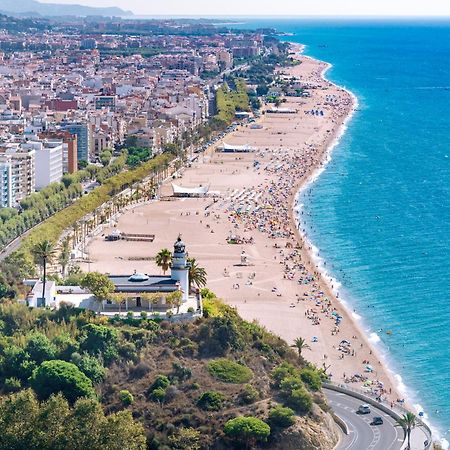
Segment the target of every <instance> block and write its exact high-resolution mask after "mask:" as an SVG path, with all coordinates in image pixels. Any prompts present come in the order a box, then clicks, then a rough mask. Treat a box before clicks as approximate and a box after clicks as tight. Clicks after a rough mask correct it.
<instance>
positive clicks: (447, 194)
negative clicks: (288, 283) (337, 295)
mask: <svg viewBox="0 0 450 450" xmlns="http://www.w3.org/2000/svg"><path fill="white" fill-rule="evenodd" d="M256 25H258V26H272V27H275V28H277V29H278V30H283V31H286V32H291V33H293V35H292V36H289V37H288V38H286V39H287V40H290V41H292V42H301V43H304V44H306V46H307V47H306V54H307V55H310V56H314V57H317V58H319V59H322V60H325V61H328V62H330V63H331V64H333V68H332V69H331V70H330V71H329V72H328V73H327V78H329V79H330V80H332V81H333V82H336V83H337V84H339V85H342V86H345V87H346V88H348V89H349V90H351V91H352V92H353V93H354V94H355V95H356V96H357V97H358V100H359V109H358V111H357V112H356V113H355V115H354V117H353V119H352V120H351V122H350V123H349V125H348V130H347V132H346V133H345V135H344V136H343V138H342V139H341V141H340V143H339V145H338V146H337V147H335V149H334V151H333V153H332V161H331V162H330V164H329V165H328V166H327V168H326V170H325V171H324V172H323V173H322V175H321V176H320V177H319V179H318V180H317V181H316V182H315V183H314V184H313V185H312V186H311V192H310V193H309V192H308V193H306V194H305V195H304V198H303V201H304V202H305V209H304V211H305V212H304V215H303V216H302V218H303V217H304V216H305V215H306V216H307V220H306V222H307V223H306V228H307V230H308V234H309V237H310V240H311V241H312V242H313V243H314V245H315V246H317V247H318V248H319V249H320V255H321V256H322V257H323V258H325V260H326V261H327V270H329V271H330V272H331V273H332V275H333V276H334V277H336V278H337V279H338V280H339V281H340V282H341V283H342V288H341V294H342V296H343V297H344V298H346V300H347V301H348V303H349V304H350V305H351V308H355V309H356V312H357V313H358V314H360V315H361V316H362V317H363V320H364V325H365V326H366V327H367V328H369V329H370V330H371V331H372V332H377V334H378V336H379V337H380V338H381V345H382V348H384V349H387V350H388V356H387V358H388V361H389V362H390V365H391V367H392V368H393V370H395V371H396V372H398V373H400V374H401V377H402V379H403V382H404V383H405V385H406V386H407V388H408V389H409V392H410V395H411V397H412V400H413V401H414V402H415V403H418V404H420V405H421V406H422V407H423V409H424V410H425V412H426V413H427V415H428V416H429V419H430V421H431V423H432V424H433V425H435V426H437V427H438V428H439V430H440V432H441V434H442V435H444V436H445V435H446V434H447V432H448V431H449V430H450V21H443V20H442V21H428V22H427V21H425V20H422V21H414V22H413V21H394V20H388V21H352V20H314V21H300V20H283V21H273V20H272V21H261V20H259V21H255V22H253V23H251V22H249V23H248V26H249V27H250V28H252V27H255V26H256ZM388 330H391V331H392V335H389V334H386V331H388Z"/></svg>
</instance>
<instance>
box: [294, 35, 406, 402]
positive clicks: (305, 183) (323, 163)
mask: <svg viewBox="0 0 450 450" xmlns="http://www.w3.org/2000/svg"><path fill="white" fill-rule="evenodd" d="M289 44H290V45H291V48H292V49H293V51H295V52H296V54H299V55H301V56H303V57H304V58H307V59H310V60H312V61H314V62H323V63H325V64H326V66H325V67H324V68H323V70H322V71H321V74H320V76H321V78H322V79H323V80H324V81H325V82H326V83H329V84H331V85H333V86H335V87H336V88H337V89H340V90H343V91H344V92H346V93H347V94H348V95H349V96H350V97H351V99H352V106H351V108H350V111H349V113H348V114H347V115H346V117H345V118H344V120H343V121H342V123H341V124H339V126H338V127H337V129H336V130H335V131H334V132H333V133H332V135H331V136H330V137H329V139H328V142H327V144H326V145H325V149H324V154H323V158H322V159H321V160H320V162H319V164H318V165H317V166H316V167H313V168H312V170H311V171H310V173H309V174H308V175H307V176H306V177H305V179H303V180H301V181H300V182H299V183H298V184H297V185H296V186H295V187H294V189H293V194H292V196H291V198H290V200H289V204H290V205H291V207H290V215H291V221H292V226H293V228H294V230H295V231H294V232H295V234H296V239H297V240H298V242H299V243H301V244H303V245H302V246H303V249H302V252H303V253H304V255H305V256H306V257H307V258H309V260H308V262H307V265H309V266H310V268H311V269H312V270H313V271H315V270H316V269H318V271H319V273H320V275H319V277H320V281H321V282H322V283H323V284H324V286H325V287H326V290H327V291H328V293H329V295H330V296H332V297H333V298H334V300H335V301H336V303H338V304H340V305H341V306H342V308H343V309H344V310H345V312H346V313H347V316H348V318H349V319H350V320H351V321H352V322H353V324H354V325H355V326H356V328H357V329H358V330H359V332H360V334H361V335H362V336H363V338H364V340H365V341H366V345H368V346H369V347H370V348H371V349H372V353H373V354H374V355H375V356H376V357H377V359H379V360H380V361H381V364H382V366H383V367H384V370H385V372H386V375H387V376H388V378H389V379H390V381H391V383H392V385H393V386H394V388H395V391H393V393H394V394H395V393H397V394H399V395H398V396H399V398H401V396H404V395H406V393H407V392H406V391H407V389H406V386H405V385H404V384H403V383H402V381H401V376H400V375H399V374H397V373H395V372H394V371H393V370H391V369H390V368H389V365H388V364H387V362H386V361H385V354H384V352H383V351H380V350H381V348H379V347H378V346H376V345H375V343H374V342H372V341H371V334H368V331H369V330H365V329H364V327H363V326H362V323H364V318H363V317H362V316H359V315H358V314H357V313H356V312H355V310H353V311H352V310H351V307H350V305H349V304H348V302H347V301H346V300H345V299H343V298H341V297H340V296H339V291H337V290H336V289H335V288H333V287H332V286H333V284H332V283H339V284H341V283H340V281H339V280H338V279H337V278H333V276H332V275H331V274H329V273H328V272H327V271H326V270H325V268H324V267H323V265H321V264H320V261H319V259H318V258H320V257H319V255H318V252H317V254H316V252H315V251H314V249H317V247H316V246H315V245H314V243H313V242H311V240H310V239H309V237H308V235H307V233H306V232H303V231H300V230H301V228H302V227H301V222H300V217H299V214H300V213H301V210H302V205H301V204H300V201H301V197H302V195H303V194H304V192H305V191H306V190H307V189H308V188H309V187H310V186H311V185H312V184H314V183H315V182H316V181H317V180H318V179H319V177H320V175H321V174H322V173H323V172H324V171H325V170H326V167H327V165H328V164H329V163H330V162H331V160H332V153H333V150H334V149H335V147H336V146H338V145H339V143H340V141H341V139H342V137H343V136H344V134H345V132H346V131H347V129H348V124H349V123H350V121H351V120H352V119H353V118H354V116H355V113H356V110H357V108H358V106H359V100H358V97H357V96H356V95H355V94H353V92H351V91H350V90H348V89H346V88H345V87H342V86H339V85H337V84H336V83H334V82H332V81H330V80H329V79H328V78H327V77H326V73H327V72H328V70H330V69H331V68H332V67H333V66H332V64H330V63H328V62H324V61H320V60H318V59H316V58H313V57H310V56H307V55H304V54H303V52H304V51H305V48H306V46H305V45H302V44H296V43H292V42H290V43H289ZM354 314H357V316H358V317H355V315H354ZM378 338H379V336H378ZM379 339H380V338H379ZM397 376H398V377H400V380H396V379H395V378H396V377H397ZM407 404H408V406H413V405H410V404H409V402H408V403H407Z"/></svg>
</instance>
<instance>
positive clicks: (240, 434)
mask: <svg viewBox="0 0 450 450" xmlns="http://www.w3.org/2000/svg"><path fill="white" fill-rule="evenodd" d="M223 431H224V433H225V434H226V435H227V436H228V437H229V438H231V439H233V440H234V441H236V442H237V443H240V444H244V445H245V448H249V447H250V445H252V444H254V443H256V442H266V441H267V438H268V437H269V435H270V427H269V425H267V423H265V422H263V421H262V420H260V419H258V418H256V417H242V416H241V417H236V418H235V419H231V420H229V421H228V422H227V423H226V424H225V426H224V429H223Z"/></svg>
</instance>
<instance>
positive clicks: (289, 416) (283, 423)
mask: <svg viewBox="0 0 450 450" xmlns="http://www.w3.org/2000/svg"><path fill="white" fill-rule="evenodd" d="M269 422H270V424H271V425H273V426H275V427H280V428H288V427H290V426H292V425H294V423H295V413H294V411H293V410H292V409H291V408H286V407H284V406H281V405H277V406H275V408H272V409H271V410H270V411H269Z"/></svg>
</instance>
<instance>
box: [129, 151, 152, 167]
mask: <svg viewBox="0 0 450 450" xmlns="http://www.w3.org/2000/svg"><path fill="white" fill-rule="evenodd" d="M127 154H128V156H127V165H128V166H130V167H137V166H139V164H142V163H143V162H146V161H148V160H149V159H150V158H151V156H152V153H151V150H150V149H149V148H145V147H128V148H127Z"/></svg>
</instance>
